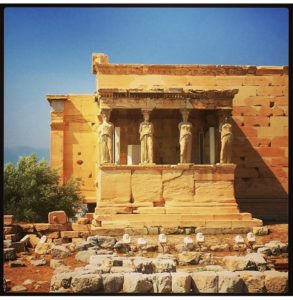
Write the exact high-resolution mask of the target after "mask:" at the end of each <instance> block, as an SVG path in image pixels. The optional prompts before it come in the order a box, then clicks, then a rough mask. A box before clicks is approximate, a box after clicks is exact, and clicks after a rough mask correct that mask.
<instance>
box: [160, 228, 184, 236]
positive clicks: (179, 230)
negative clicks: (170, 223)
mask: <svg viewBox="0 0 293 300" xmlns="http://www.w3.org/2000/svg"><path fill="white" fill-rule="evenodd" d="M160 233H164V234H166V235H167V234H182V233H184V228H179V227H165V226H164V227H162V228H160Z"/></svg>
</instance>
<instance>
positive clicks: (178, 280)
mask: <svg viewBox="0 0 293 300" xmlns="http://www.w3.org/2000/svg"><path fill="white" fill-rule="evenodd" d="M171 277H172V293H190V289H191V277H190V275H189V274H188V273H187V272H174V273H171Z"/></svg>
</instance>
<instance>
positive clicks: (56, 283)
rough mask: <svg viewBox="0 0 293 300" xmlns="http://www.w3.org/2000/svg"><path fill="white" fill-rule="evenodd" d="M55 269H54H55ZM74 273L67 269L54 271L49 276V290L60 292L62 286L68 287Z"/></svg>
mask: <svg viewBox="0 0 293 300" xmlns="http://www.w3.org/2000/svg"><path fill="white" fill-rule="evenodd" d="M57 269H58V268H57ZM57 269H55V271H56V270H57ZM54 273H55V272H54ZM74 275H76V274H75V272H70V271H69V270H67V271H65V272H60V271H58V270H57V273H55V274H54V275H53V276H52V278H51V282H50V292H52V291H58V292H60V290H61V291H62V288H64V289H69V288H70V286H71V280H72V277H73V276H74Z"/></svg>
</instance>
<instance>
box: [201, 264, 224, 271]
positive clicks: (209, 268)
mask: <svg viewBox="0 0 293 300" xmlns="http://www.w3.org/2000/svg"><path fill="white" fill-rule="evenodd" d="M204 269H205V270H206V271H213V272H220V271H224V268H223V267H222V266H218V265H209V266H205V268H204Z"/></svg>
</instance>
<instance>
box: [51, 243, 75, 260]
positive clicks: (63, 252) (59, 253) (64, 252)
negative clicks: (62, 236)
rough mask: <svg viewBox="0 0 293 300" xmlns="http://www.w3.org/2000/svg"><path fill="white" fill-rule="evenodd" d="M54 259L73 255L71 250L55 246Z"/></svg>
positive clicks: (53, 248)
mask: <svg viewBox="0 0 293 300" xmlns="http://www.w3.org/2000/svg"><path fill="white" fill-rule="evenodd" d="M51 255H52V257H57V258H63V257H67V256H70V255H71V252H70V250H69V249H67V248H66V247H64V246H53V247H52V248H51Z"/></svg>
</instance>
